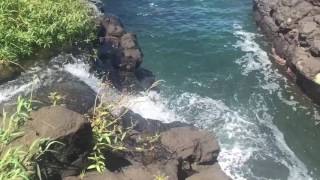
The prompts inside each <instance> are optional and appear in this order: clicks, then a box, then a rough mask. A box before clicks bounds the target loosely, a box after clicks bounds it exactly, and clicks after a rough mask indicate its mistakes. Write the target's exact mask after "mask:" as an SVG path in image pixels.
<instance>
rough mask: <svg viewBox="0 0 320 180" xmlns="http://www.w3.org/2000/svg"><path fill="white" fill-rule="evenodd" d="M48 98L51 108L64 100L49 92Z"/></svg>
mask: <svg viewBox="0 0 320 180" xmlns="http://www.w3.org/2000/svg"><path fill="white" fill-rule="evenodd" d="M48 98H49V99H50V101H51V103H52V106H56V105H57V104H58V103H61V102H62V101H63V99H64V97H63V96H62V95H60V94H59V93H58V92H51V93H50V95H49V96H48Z"/></svg>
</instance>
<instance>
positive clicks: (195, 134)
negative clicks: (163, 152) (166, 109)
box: [161, 127, 220, 164]
mask: <svg viewBox="0 0 320 180" xmlns="http://www.w3.org/2000/svg"><path fill="white" fill-rule="evenodd" d="M161 144H163V145H164V146H165V147H166V148H168V150H169V151H170V152H174V153H175V154H176V156H177V158H178V159H182V160H183V161H188V162H190V163H195V162H196V163H198V164H213V163H215V162H216V161H217V158H218V154H219V152H220V147H219V144H218V142H217V141H216V139H215V137H214V136H213V135H212V134H210V133H208V132H206V131H201V130H198V129H195V128H191V127H181V128H173V129H170V130H169V131H166V132H163V133H161Z"/></svg>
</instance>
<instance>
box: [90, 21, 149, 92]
mask: <svg viewBox="0 0 320 180" xmlns="http://www.w3.org/2000/svg"><path fill="white" fill-rule="evenodd" d="M100 22H101V28H100V31H99V49H98V57H99V58H98V59H97V60H96V62H95V63H94V68H96V69H100V70H101V71H102V72H103V71H107V72H108V77H109V79H110V80H111V82H112V83H113V84H114V86H115V87H116V88H117V89H119V90H121V91H122V90H124V91H132V90H138V91H139V90H145V89H147V88H148V87H150V86H151V85H152V84H153V82H154V81H155V77H154V75H153V74H152V72H151V71H148V70H146V69H143V68H141V67H140V65H141V64H142V62H143V53H142V50H141V49H140V46H139V44H138V40H137V37H136V35H135V34H134V33H131V32H126V31H125V28H124V26H123V24H122V22H121V21H120V19H119V18H117V17H116V16H114V15H110V16H104V17H101V18H100Z"/></svg>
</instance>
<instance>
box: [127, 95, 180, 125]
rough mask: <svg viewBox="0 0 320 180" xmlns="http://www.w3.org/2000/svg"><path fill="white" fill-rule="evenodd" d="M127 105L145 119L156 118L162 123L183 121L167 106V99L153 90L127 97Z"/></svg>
mask: <svg viewBox="0 0 320 180" xmlns="http://www.w3.org/2000/svg"><path fill="white" fill-rule="evenodd" d="M127 107H128V108H129V109H131V110H132V111H134V112H135V113H138V114H140V115H141V116H142V117H144V118H147V119H156V120H160V121H162V122H164V123H170V122H173V121H183V118H181V117H179V116H178V115H176V114H175V112H174V111H172V110H170V109H169V107H168V101H167V100H166V99H165V98H163V97H161V95H160V94H158V93H157V92H155V91H150V92H147V93H142V94H140V95H136V96H130V97H129V103H128V104H127Z"/></svg>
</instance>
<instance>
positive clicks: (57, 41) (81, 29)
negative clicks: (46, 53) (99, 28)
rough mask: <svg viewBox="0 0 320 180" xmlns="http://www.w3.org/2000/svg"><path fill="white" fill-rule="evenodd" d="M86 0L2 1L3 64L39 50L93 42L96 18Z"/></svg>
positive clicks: (0, 47)
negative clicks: (91, 40) (67, 44)
mask: <svg viewBox="0 0 320 180" xmlns="http://www.w3.org/2000/svg"><path fill="white" fill-rule="evenodd" d="M91 13H92V12H91V9H90V8H89V7H88V6H87V4H86V3H85V2H84V0H1V1H0V64H1V63H9V62H13V63H16V62H17V61H18V59H19V60H21V58H23V57H25V56H28V55H31V54H32V53H34V51H35V50H37V49H39V48H49V47H52V46H61V45H63V44H65V43H76V42H84V41H87V42H89V41H90V39H92V38H93V37H94V29H95V28H94V27H95V23H94V18H93V16H92V14H91Z"/></svg>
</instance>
